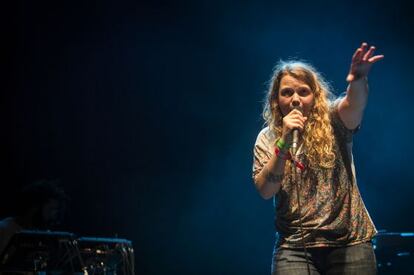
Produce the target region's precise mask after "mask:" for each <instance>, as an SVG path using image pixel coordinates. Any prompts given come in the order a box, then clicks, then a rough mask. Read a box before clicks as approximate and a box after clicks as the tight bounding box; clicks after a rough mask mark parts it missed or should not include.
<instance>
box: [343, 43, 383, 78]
mask: <svg viewBox="0 0 414 275" xmlns="http://www.w3.org/2000/svg"><path fill="white" fill-rule="evenodd" d="M374 51H375V47H374V46H371V47H368V44H367V43H365V42H364V43H362V45H361V47H359V48H358V49H357V50H356V51H355V53H354V55H353V56H352V63H351V68H350V70H349V73H348V76H347V77H346V81H348V82H351V81H354V80H357V79H360V78H364V77H367V76H368V73H369V71H370V69H371V66H372V64H374V63H375V62H377V61H379V60H381V59H383V58H384V55H375V56H373V54H374Z"/></svg>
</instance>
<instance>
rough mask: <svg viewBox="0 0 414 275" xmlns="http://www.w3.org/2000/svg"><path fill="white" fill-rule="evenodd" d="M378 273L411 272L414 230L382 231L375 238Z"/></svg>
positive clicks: (413, 258)
mask: <svg viewBox="0 0 414 275" xmlns="http://www.w3.org/2000/svg"><path fill="white" fill-rule="evenodd" d="M373 246H374V250H375V255H376V258H377V266H378V274H379V275H381V274H383V275H386V274H392V275H395V274H409V273H410V272H411V270H412V263H413V262H414V232H386V231H385V230H383V231H380V232H379V233H378V234H377V236H376V237H375V238H374V240H373Z"/></svg>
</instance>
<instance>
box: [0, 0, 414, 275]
mask: <svg viewBox="0 0 414 275" xmlns="http://www.w3.org/2000/svg"><path fill="white" fill-rule="evenodd" d="M309 2H311V3H309ZM387 2H388V3H386V2H384V3H382V2H376V3H374V2H369V1H339V2H338V1H326V2H315V1H304V2H300V1H292V2H288V1H284V2H278V1H238V2H237V1H169V2H168V1H144V2H138V1H130V2H127V1H109V0H105V1H40V2H39V1H22V0H20V1H16V2H15V3H14V4H9V6H7V7H4V9H3V10H2V14H3V16H2V21H4V22H3V23H2V24H3V28H4V32H3V39H2V40H3V46H4V45H5V46H6V50H4V51H3V53H2V55H3V56H4V58H3V60H4V62H2V74H3V76H4V80H3V84H2V98H3V100H2V107H1V108H2V110H1V111H2V113H3V114H2V121H3V123H2V128H1V129H2V135H1V144H2V150H1V151H2V153H1V160H2V171H3V172H2V174H3V183H2V186H3V187H4V188H2V192H1V205H2V208H1V209H2V211H1V214H2V215H3V216H6V215H7V214H8V213H9V212H10V211H11V210H12V209H11V208H12V205H13V203H14V200H13V199H12V198H11V196H10V194H12V193H13V191H15V190H16V189H17V188H18V187H19V186H21V185H23V184H26V183H28V182H31V181H33V180H37V179H41V178H59V179H61V180H62V184H63V185H64V188H65V190H66V191H67V193H68V194H69V195H70V197H71V205H70V211H69V212H68V215H67V218H66V222H65V227H64V228H63V229H65V230H68V231H73V232H75V233H78V234H80V235H86V236H105V237H113V236H119V237H123V238H127V239H130V240H132V241H133V243H134V247H135V253H136V256H137V257H136V258H137V262H136V266H137V269H138V270H139V271H141V272H142V273H148V274H165V273H167V272H169V273H170V274H173V273H177V274H178V273H179V274H268V273H269V269H270V261H271V252H272V247H273V234H274V232H273V208H272V203H271V201H270V200H269V201H264V200H262V199H261V198H260V196H259V195H258V193H257V192H256V191H255V188H254V186H253V184H252V180H251V165H252V148H253V144H254V141H255V138H256V135H257V134H258V132H259V131H260V129H261V127H262V125H263V121H262V119H261V117H260V113H261V110H262V99H263V96H264V91H265V90H266V82H267V81H268V79H269V78H270V75H271V71H272V67H273V66H274V65H275V63H276V62H277V61H278V60H279V59H287V58H291V57H296V58H301V59H305V60H307V61H309V62H311V63H312V64H314V65H315V66H316V67H317V68H318V69H319V70H320V71H321V72H322V73H323V75H324V76H326V77H327V78H328V80H330V82H331V84H332V86H333V87H334V89H335V92H336V94H339V93H341V92H343V91H344V90H345V89H346V85H347V84H346V82H345V77H346V74H347V71H348V68H349V64H350V61H351V56H352V54H353V52H354V51H355V49H356V48H357V47H358V46H359V45H360V43H361V42H362V41H366V42H368V43H369V44H374V45H376V46H377V48H378V53H379V54H384V55H385V59H384V60H382V61H380V62H379V63H377V64H376V65H375V66H374V67H373V69H372V71H371V74H370V77H369V82H370V99H369V104H368V107H367V109H366V113H365V117H364V121H363V124H362V128H361V131H360V132H359V133H358V134H357V135H356V136H355V143H354V156H355V159H356V167H357V176H358V180H359V186H360V189H361V193H362V195H363V198H364V201H365V204H366V206H367V208H368V210H369V212H370V214H371V216H372V218H373V220H374V222H375V224H376V226H377V227H378V229H387V230H390V231H413V230H414V221H413V214H412V208H413V202H412V196H413V187H412V185H411V184H412V182H413V178H414V176H413V174H412V169H413V168H412V163H411V162H412V160H411V156H412V154H413V149H412V147H411V137H412V129H413V128H412V116H413V114H414V111H413V107H412V106H413V105H412V103H413V94H412V92H413V91H412V86H413V84H412V82H413V64H414V63H413V62H414V60H413V59H414V58H413V54H412V49H413V47H414V40H413V37H412V29H413V27H414V24H413V22H414V19H413V17H412V16H411V12H410V10H411V9H410V6H409V4H408V1H407V2H406V3H405V2H402V1H387Z"/></svg>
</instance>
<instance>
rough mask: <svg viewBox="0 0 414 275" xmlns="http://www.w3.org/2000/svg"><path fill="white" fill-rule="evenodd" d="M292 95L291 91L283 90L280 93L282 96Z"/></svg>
mask: <svg viewBox="0 0 414 275" xmlns="http://www.w3.org/2000/svg"><path fill="white" fill-rule="evenodd" d="M293 93H294V91H293V89H283V90H282V91H281V95H282V96H292V95H293Z"/></svg>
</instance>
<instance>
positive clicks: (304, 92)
mask: <svg viewBox="0 0 414 275" xmlns="http://www.w3.org/2000/svg"><path fill="white" fill-rule="evenodd" d="M310 92H311V91H310V90H309V89H306V88H302V89H299V91H298V94H299V95H300V96H307V95H309V94H310Z"/></svg>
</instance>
